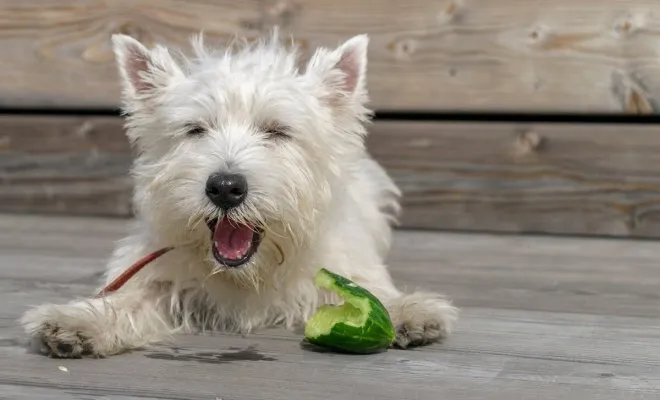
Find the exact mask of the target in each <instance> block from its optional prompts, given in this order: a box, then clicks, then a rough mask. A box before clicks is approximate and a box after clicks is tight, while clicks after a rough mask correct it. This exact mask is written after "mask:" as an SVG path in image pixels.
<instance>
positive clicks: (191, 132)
mask: <svg viewBox="0 0 660 400" xmlns="http://www.w3.org/2000/svg"><path fill="white" fill-rule="evenodd" d="M205 132H206V129H205V128H204V127H203V126H201V125H198V124H189V125H186V135H188V136H200V135H203V134H204V133H205Z"/></svg>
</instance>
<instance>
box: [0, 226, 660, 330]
mask: <svg viewBox="0 0 660 400" xmlns="http://www.w3.org/2000/svg"><path fill="white" fill-rule="evenodd" d="M127 223H129V222H128V221H125V220H120V219H103V218H68V217H60V216H22V215H21V216H17V215H1V214H0V287H2V285H11V283H9V280H12V279H14V280H22V281H23V282H22V283H20V285H32V286H34V285H36V284H39V285H49V284H58V285H60V286H61V287H60V290H69V289H70V290H73V289H74V288H69V289H67V286H66V285H64V284H65V283H66V282H71V281H73V282H74V283H76V284H78V283H86V282H87V283H93V281H94V278H95V277H96V276H98V274H99V273H100V272H101V271H102V270H103V268H104V263H105V259H106V257H108V256H109V254H110V252H111V250H112V246H113V243H114V241H115V240H118V239H119V238H121V237H122V235H123V234H124V232H126V224H127ZM36 232H38V234H35V233H36ZM395 238H396V239H395V240H394V246H393V250H392V252H391V255H390V257H389V263H390V264H391V269H392V274H393V276H394V277H395V279H396V280H397V282H398V283H399V284H400V285H401V286H402V287H404V288H411V289H412V288H429V289H434V290H438V291H441V292H444V293H447V294H448V295H449V296H450V297H451V298H452V299H454V300H455V301H456V303H457V304H459V305H460V306H471V307H497V308H510V309H527V310H538V311H560V312H578V313H585V314H602V315H621V316H640V317H656V318H659V317H660V307H658V304H660V294H658V291H657V287H658V286H660V268H658V266H657V254H658V250H657V247H658V245H657V243H656V242H655V241H631V240H614V239H598V238H589V239H587V238H583V239H580V240H575V239H573V238H566V237H535V236H513V235H511V236H509V235H489V234H455V233H437V232H421V231H407V230H406V231H397V232H396V236H395ZM19 266H20V268H19ZM3 281H4V282H5V283H2V282H3ZM16 285H18V283H16ZM6 290H7V289H6ZM75 290H84V289H83V288H79V289H78V288H77V287H76V288H75ZM90 292H91V289H90ZM0 307H1V305H0Z"/></svg>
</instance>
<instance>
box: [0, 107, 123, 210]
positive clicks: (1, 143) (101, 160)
mask: <svg viewBox="0 0 660 400" xmlns="http://www.w3.org/2000/svg"><path fill="white" fill-rule="evenodd" d="M122 123H123V122H122V120H121V119H119V118H116V117H107V118H105V117H92V118H85V117H38V116H36V117H35V116H1V117H0V209H2V210H5V211H14V212H30V211H32V212H35V211H36V212H65V213H72V214H102V215H118V216H128V215H130V212H131V207H130V198H131V190H132V186H131V184H132V182H131V180H130V178H129V176H128V168H129V166H130V163H131V151H130V148H129V145H128V140H127V139H126V138H125V136H124V134H123V129H122Z"/></svg>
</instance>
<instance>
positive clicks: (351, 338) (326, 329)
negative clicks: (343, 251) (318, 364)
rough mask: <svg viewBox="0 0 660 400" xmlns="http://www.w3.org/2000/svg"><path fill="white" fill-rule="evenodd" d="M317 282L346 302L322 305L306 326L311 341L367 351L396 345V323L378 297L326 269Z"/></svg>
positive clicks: (323, 345)
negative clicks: (393, 323)
mask: <svg viewBox="0 0 660 400" xmlns="http://www.w3.org/2000/svg"><path fill="white" fill-rule="evenodd" d="M314 284H315V285H316V286H317V287H319V288H323V289H327V290H330V291H332V292H334V293H336V294H337V295H339V296H340V297H341V298H342V299H343V300H344V304H342V305H329V304H328V305H323V306H321V307H319V308H318V309H317V311H316V313H315V314H314V315H313V316H312V317H311V318H310V319H309V320H308V321H307V324H306V325H305V338H306V339H307V341H309V342H310V343H312V344H314V345H317V346H321V347H325V348H328V349H331V350H336V351H344V352H349V353H363V354H366V353H374V352H377V351H380V350H383V349H386V348H388V347H389V346H390V345H391V344H392V341H393V340H394V326H393V325H392V320H391V319H390V315H389V313H388V312H387V309H386V308H385V306H384V305H383V304H382V303H381V302H380V300H378V299H377V298H376V296H374V295H373V294H371V293H370V292H369V291H368V290H366V289H364V288H362V287H360V286H359V285H357V284H356V283H354V282H352V281H351V280H349V279H346V278H344V277H343V276H340V275H337V274H335V273H333V272H330V271H328V270H327V269H325V268H321V269H320V270H319V271H318V272H317V274H316V276H315V278H314Z"/></svg>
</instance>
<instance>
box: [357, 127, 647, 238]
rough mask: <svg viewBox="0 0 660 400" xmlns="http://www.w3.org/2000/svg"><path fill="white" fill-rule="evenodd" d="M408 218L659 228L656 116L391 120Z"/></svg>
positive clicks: (386, 136) (612, 230)
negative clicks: (570, 120) (630, 120)
mask: <svg viewBox="0 0 660 400" xmlns="http://www.w3.org/2000/svg"><path fill="white" fill-rule="evenodd" d="M369 143H370V146H369V148H370V150H371V152H372V153H373V154H374V156H375V158H376V159H377V160H378V161H380V162H381V163H382V164H383V165H384V166H385V167H386V169H387V170H388V171H389V172H390V174H392V175H393V177H394V178H395V180H396V181H397V183H398V184H399V185H400V186H401V188H402V190H403V191H404V194H405V196H404V205H403V209H404V218H403V220H404V223H405V226H407V227H415V228H441V229H459V230H487V231H498V232H540V233H561V234H586V235H591V234H596V235H616V236H628V237H658V236H659V234H660V136H659V135H658V127H657V126H654V125H646V126H643V125H614V124H609V125H608V124H584V125H579V124H512V123H480V124H474V123H425V122H419V123H413V122H405V123H382V124H378V125H377V126H375V127H374V128H373V130H372V136H371V138H370V142H369Z"/></svg>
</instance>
